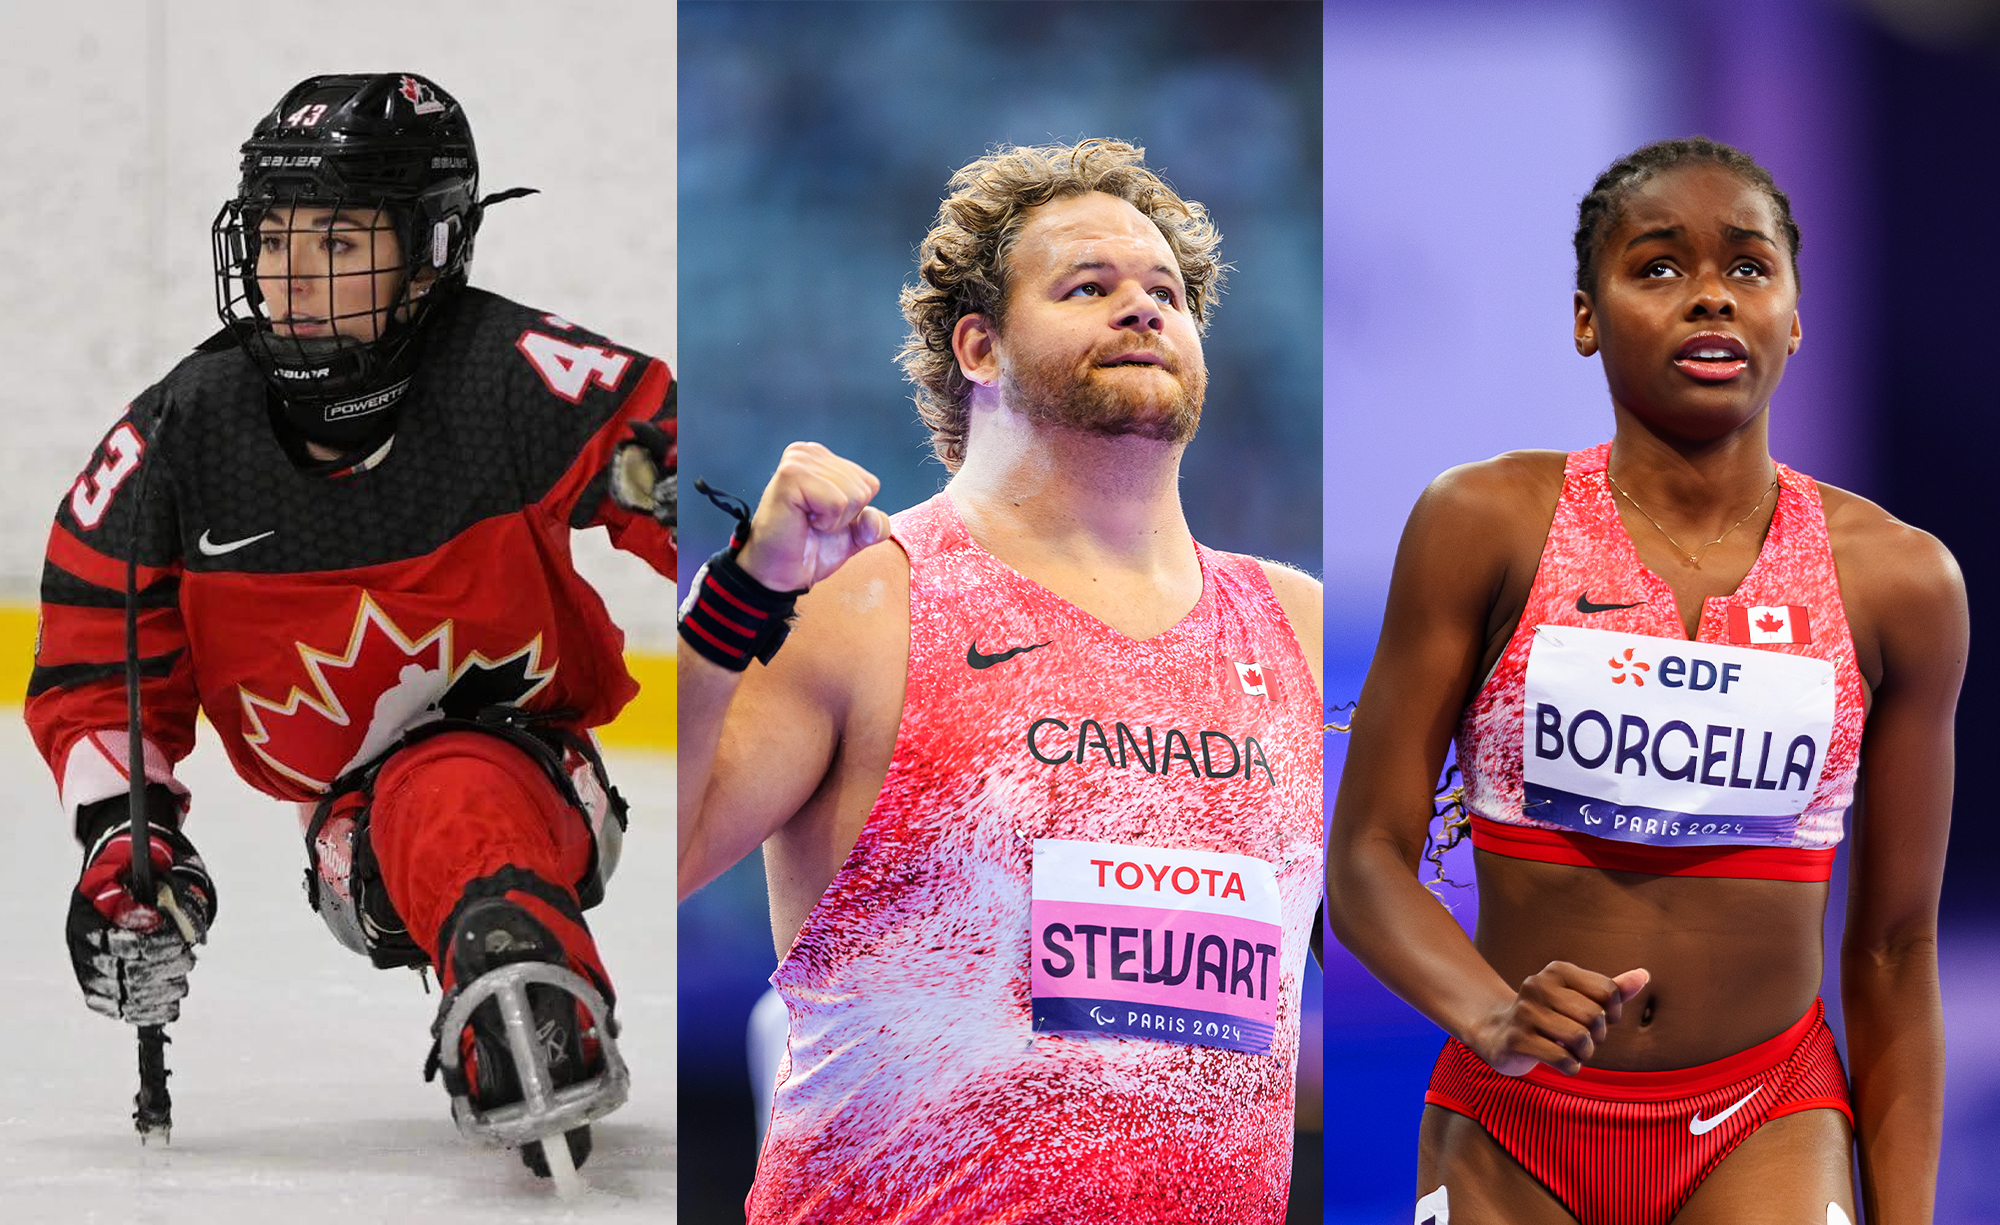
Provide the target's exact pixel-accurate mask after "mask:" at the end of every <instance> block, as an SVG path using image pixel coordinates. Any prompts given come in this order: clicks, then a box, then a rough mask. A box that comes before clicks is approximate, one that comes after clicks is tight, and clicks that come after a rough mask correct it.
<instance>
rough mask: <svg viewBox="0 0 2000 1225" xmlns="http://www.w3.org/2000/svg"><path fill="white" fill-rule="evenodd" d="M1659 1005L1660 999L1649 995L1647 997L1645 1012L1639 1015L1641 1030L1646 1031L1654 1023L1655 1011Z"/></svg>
mask: <svg viewBox="0 0 2000 1225" xmlns="http://www.w3.org/2000/svg"><path fill="white" fill-rule="evenodd" d="M1658 1003H1659V999H1658V998H1657V997H1656V996H1652V995H1648V996H1647V997H1646V1007H1645V1010H1644V1011H1642V1012H1640V1014H1639V1028H1640V1029H1644V1028H1646V1027H1647V1026H1649V1025H1651V1024H1652V1023H1653V1009H1654V1007H1655V1006H1656V1005H1657V1004H1658Z"/></svg>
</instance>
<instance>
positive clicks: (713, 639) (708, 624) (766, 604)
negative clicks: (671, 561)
mask: <svg viewBox="0 0 2000 1225" xmlns="http://www.w3.org/2000/svg"><path fill="white" fill-rule="evenodd" d="M694 487H695V488H696V489H697V490H699V491H700V492H701V494H702V495H703V496H704V497H706V498H707V499H708V500H709V501H711V502H713V503H715V505H716V507H717V509H719V510H721V511H723V512H724V513H725V514H727V515H728V516H729V517H730V518H732V519H734V520H736V530H735V531H733V532H731V533H730V534H729V547H728V548H726V549H724V550H722V551H721V552H720V553H717V554H715V555H714V556H712V557H710V558H709V559H708V560H707V561H705V562H703V563H702V567H701V569H699V570H697V571H695V572H694V582H693V583H691V584H689V586H688V595H687V599H686V600H685V601H684V602H682V604H681V610H680V618H679V628H680V634H681V641H683V642H685V643H687V644H688V645H689V646H690V647H693V648H694V651H695V654H697V655H700V656H701V657H702V658H703V659H706V660H708V661H709V662H710V663H712V664H714V665H715V666H716V667H718V668H727V669H728V670H729V671H731V672H741V671H743V670H744V669H745V668H748V667H749V666H750V661H751V660H753V659H754V660H756V661H758V662H759V663H763V664H768V663H770V662H771V657H772V656H773V655H776V654H777V653H778V648H779V647H781V646H783V645H784V644H785V635H787V634H789V633H791V631H792V615H793V612H792V610H793V606H794V605H796V604H797V603H798V599H799V597H800V596H802V595H804V594H805V593H806V589H805V588H803V587H801V588H799V589H798V590H797V591H773V590H771V589H770V588H769V587H766V586H765V585H764V584H762V583H760V582H758V581H757V580H756V579H754V578H752V577H750V572H749V571H748V570H745V569H744V568H743V567H742V566H739V565H737V564H736V555H737V554H738V553H740V552H742V551H743V546H744V545H745V544H747V543H749V540H750V506H749V504H748V503H746V502H744V501H743V499H741V498H738V497H736V496H734V495H733V494H728V493H724V492H722V491H720V490H717V489H712V488H710V487H709V484H708V482H707V481H704V480H701V479H699V478H697V479H696V480H695V483H694Z"/></svg>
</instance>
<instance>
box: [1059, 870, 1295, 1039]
mask: <svg viewBox="0 0 2000 1225" xmlns="http://www.w3.org/2000/svg"><path fill="white" fill-rule="evenodd" d="M1033 872H1034V875H1033V885H1032V888H1033V892H1032V894H1031V902H1030V905H1029V923H1030V927H1031V929H1032V940H1031V942H1030V943H1031V951H1030V966H1029V972H1028V989H1029V993H1030V995H1031V996H1032V997H1033V998H1032V1000H1031V1001H1030V1002H1031V1004H1032V1007H1033V1010H1034V1018H1035V1024H1034V1027H1035V1029H1036V1030H1038V1031H1040V1030H1087V1031H1092V1032H1097V1033H1107V1034H1122V1035H1128V1036H1131V1037H1135V1038H1156V1039H1159V1040H1160V1041H1163V1042H1190V1043H1198V1044H1200V1045H1203V1046H1222V1047H1228V1048H1229V1049H1231V1050H1238V1051H1249V1052H1251V1053H1253V1054H1259V1055H1261V1054H1265V1053H1267V1052H1268V1051H1269V1050H1270V1049H1271V1035H1272V1031H1273V1027H1274V1023H1275V1021H1276V1019H1277V1012H1278V992H1279V981H1280V976H1281V975H1282V973H1283V967H1284V959H1283V957H1282V956H1281V951H1282V949H1283V948H1284V940H1283V934H1284V927H1283V925H1282V922H1281V915H1280V913H1279V906H1278V874H1277V870H1276V869H1275V868H1274V867H1273V866H1272V865H1271V864H1269V863H1266V862H1265V861H1264V860H1261V859H1257V858H1254V857H1252V856H1249V855H1231V854H1223V853H1220V852H1216V851H1170V850H1164V849H1161V848H1158V847H1146V846H1124V845H1120V844H1118V843H1111V842H1073V841H1070V840H1068V839H1062V838H1037V839H1035V849H1034V869H1033Z"/></svg>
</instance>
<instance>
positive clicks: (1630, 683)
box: [1521, 625, 1834, 846]
mask: <svg viewBox="0 0 2000 1225" xmlns="http://www.w3.org/2000/svg"><path fill="white" fill-rule="evenodd" d="M1833 677H1834V674H1833V664H1831V663H1830V662H1828V661H1826V660H1823V659H1808V658H1802V657H1800V656H1797V655H1785V654H1780V653H1778V652H1775V651H1758V650H1752V649H1750V648H1748V647H1737V646H1723V645H1719V644H1714V643H1706V642H1683V641H1680V640H1678V639H1669V638H1648V637H1644V636H1642V635H1637V634H1621V633H1614V632H1612V631H1609V630H1594V629H1582V628H1579V627H1576V626H1568V625H1538V626H1536V627H1535V641H1534V645H1533V647H1531V648H1530V652H1529V656H1528V676H1527V694H1526V699H1525V706H1524V709H1523V711H1522V715H1523V719H1522V731H1521V740H1522V744H1521V766H1522V769H1521V774H1522V782H1523V785H1524V792H1525V794H1524V796H1523V804H1522V814H1523V815H1524V816H1529V817H1534V818H1536V819H1537V820H1542V821H1552V822H1554V823H1555V824H1557V825H1561V826H1563V827H1564V828H1567V829H1572V830H1576V831H1578V832H1579V833H1585V834H1594V835H1596V836H1597V837H1600V838H1610V839H1613V840H1616V841H1621V842H1644V843H1650V844H1653V845H1656V846H1742V845H1769V846H1789V845H1791V843H1792V841H1793V831H1794V828H1795V827H1796V825H1797V824H1798V816H1799V813H1801V812H1803V811H1804V810H1805V807H1806V805H1807V804H1808V803H1810V802H1811V800H1812V797H1813V793H1814V792H1815V791H1817V790H1818V788H1819V777H1820V771H1821V769H1822V767H1824V765H1825V764H1826V751H1827V746H1828V744H1829V742H1830V741H1831V738H1832V734H1833V712H1834V683H1833Z"/></svg>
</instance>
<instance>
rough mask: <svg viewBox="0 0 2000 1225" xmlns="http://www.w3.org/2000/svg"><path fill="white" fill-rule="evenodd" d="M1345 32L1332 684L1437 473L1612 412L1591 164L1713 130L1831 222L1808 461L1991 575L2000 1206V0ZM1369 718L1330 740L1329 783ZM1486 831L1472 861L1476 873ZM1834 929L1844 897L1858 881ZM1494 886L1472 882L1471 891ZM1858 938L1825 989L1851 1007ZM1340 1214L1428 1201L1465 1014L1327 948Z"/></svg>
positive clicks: (1596, 430) (1983, 577)
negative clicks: (1435, 1082)
mask: <svg viewBox="0 0 2000 1225" xmlns="http://www.w3.org/2000/svg"><path fill="white" fill-rule="evenodd" d="M1324 49H1325V86H1326V111H1325V129H1324V130H1325V141H1326V155H1325V156H1326V168H1327V172H1326V184H1325V198H1324V208H1325V221H1326V238H1325V243H1326V246H1325V255H1326V264H1325V316H1324V319H1325V323H1324V326H1325V337H1326V401H1325V402H1326V433H1325V447H1326V452H1325V463H1326V466H1325V482H1326V495H1327V496H1326V509H1325V539H1326V571H1325V577H1326V582H1327V619H1328V641H1327V656H1328V659H1327V664H1328V670H1327V697H1328V700H1329V701H1330V702H1339V701H1342V700H1344V699H1351V698H1352V697H1353V696H1354V695H1355V694H1356V693H1358V692H1359V690H1360V686H1361V681H1362V677H1363V675H1364V674H1365V672H1366V669H1367V664H1368V659H1369V656H1370V654H1371V653H1372V651H1373V648H1374V643H1375V638H1376V634H1377V631H1378V629H1379V627H1380V621H1381V616H1382V604H1383V599H1384V596H1385V594H1386V589H1387V584H1388V576H1389V570H1390V565H1391V562H1392V560H1393V554H1394V550H1395V545H1396V540H1397V536H1398V534H1399V533H1400V531H1401V527H1402V521H1403V518H1404V516H1405V515H1406V514H1407V513H1408V510H1409V507H1410V505H1411V503H1412V502H1413V501H1414V500H1415V498H1416V496H1417V494H1418V493H1419V492H1420V491H1421V489H1422V488H1423V486H1424V484H1425V483H1426V482H1427V481H1428V480H1429V479H1430V478H1431V477H1432V476H1434V475H1436V474H1437V473H1438V472H1440V471H1442V470H1443V469H1445V468H1447V467H1450V466H1451V465H1453V464H1457V463H1462V462H1465V461H1468V460H1474V459H1481V458H1485V457H1487V456H1490V455H1493V454H1495V453H1497V452H1499V451H1502V450H1506V449H1510V448H1515V447H1555V448H1563V449H1574V448H1577V447H1581V446H1587V445H1590V444H1593V443H1596V442H1599V441H1601V440H1602V439H1604V438H1606V437H1608V436H1609V434H1610V430H1611V419H1610V409H1609V403H1608V401H1607V398H1606V396H1605V393H1604V388H1603V381H1602V377H1601V375H1600V373H1599V371H1598V369H1597V367H1596V363H1595V362H1594V361H1593V362H1586V361H1583V360H1580V359H1578V358H1577V357H1576V356H1575V353H1574V351H1573V350H1572V348H1571V345H1570V338H1569V337H1570V287H1571V278H1572V275H1573V272H1572V268H1573V264H1572V255H1571V249H1570V241H1569V239H1570V233H1571V230H1572V229H1573V227H1574V224H1575V207H1576V202H1577V201H1578V200H1579V199H1580V198H1581V197H1582V195H1583V194H1584V193H1585V192H1586V191H1587V190H1589V186H1590V183H1591V181H1592V179H1593V178H1594V177H1595V176H1596V174H1597V173H1598V172H1599V171H1600V170H1602V169H1603V168H1604V167H1605V166H1607V165H1608V164H1609V163H1610V162H1611V161H1613V160H1614V159H1616V158H1617V157H1619V156H1621V155H1622V154H1624V153H1626V152H1627V151H1629V150H1630V149H1632V148H1634V147H1636V146H1637V145H1639V144H1641V143H1643V142H1645V141H1648V140H1652V139H1656V138H1660V137H1666V136H1678V135H1686V134H1688V133H1692V132H1703V133H1706V134H1708V135H1711V136H1714V137H1717V138H1720V139H1723V140H1727V141H1730V142H1732V143H1735V144H1738V145H1740V146H1742V147H1744V148H1746V149H1748V150H1749V151H1750V152H1751V153H1753V154H1754V155H1755V156H1757V157H1758V158H1759V159H1760V160H1762V161H1763V162H1764V163H1765V164H1766V165H1768V166H1770V167H1771V168H1772V170H1773V171H1774V172H1775V173H1776V175H1777V177H1778V181H1779V183H1780V184H1781V185H1782V186H1783V187H1784V188H1785V189H1786V190H1787V191H1788V192H1789V193H1790V195H1791V197H1792V201H1793V205H1794V208H1795V212H1796V215H1797V217H1798V219H1799V222H1800V224H1801V225H1802V227H1803V229H1804V234H1805V239H1804V243H1803V245H1802V261H1801V262H1802V264H1803V268H1802V276H1803V282H1804V287H1805V288H1804V298H1803V301H1802V305H1801V310H1802V314H1803V319H1804V327H1805V344H1804V347H1803V348H1802V350H1801V352H1800V354H1799V356H1798V357H1797V359H1795V361H1794V362H1793V364H1792V365H1791V366H1790V368H1789V370H1788V372H1787V375H1786V380H1785V384H1784V386H1783V388H1781V389H1780V391H1779V393H1778V395H1777V397H1776V400H1775V402H1774V404H1773V409H1772V439H1773V450H1774V451H1775V453H1776V454H1777V456H1778V458H1780V459H1782V460H1784V461H1785V462H1787V463H1790V464H1792V465H1793V466H1794V467H1797V468H1800V469H1802V470H1804V471H1806V472H1809V473H1812V474H1813V475H1815V476H1817V477H1819V478H1821V479H1823V480H1826V481H1829V482H1832V483H1834V484H1838V485H1842V486H1845V487H1847V488H1850V489H1854V490H1856V491H1858V492H1860V493H1862V494H1864V495H1866V496H1868V497H1871V498H1873V499H1875V500H1877V501H1879V502H1881V503H1882V504H1883V505H1885V506H1886V507H1887V508H1888V509H1889V510H1890V511H1891V512H1892V513H1894V514H1896V515H1898V516H1900V517H1902V518H1904V519H1906V520H1907V521H1909V522H1911V523H1914V524H1916V525H1917V526H1920V527H1923V528H1925V529H1927V530H1929V531H1931V532H1933V533H1936V534H1937V535H1938V536H1940V537H1942V538H1943V539H1944V541H1945V543H1946V544H1947V545H1949V546H1950V547H1951V548H1952V550H1953V551H1954V552H1955V553H1956V554H1957V556H1958V558H1959V561H1960V563H1961V564H1962V566H1963V567H1964V570H1965V573H1966V580H1967V586H1968V588H1969V590H1970V593H1971V599H1972V607H1973V618H1974V631H1973V632H1974V641H1975V644H1976V645H1975V648H1974V652H1973V655H1972V662H1971V671H1970V674H1969V675H1968V677H1967V682H1966V690H1965V693H1966V698H1965V700H1964V701H1963V702H1962V704H1961V706H1960V714H1959V748H1960V753H1959V763H1960V765H1959V779H1958V806H1957V812H1956V816H1957V818H1958V819H1957V820H1956V821H1955V823H1954V831H1953V845H1952V852H1951V857H1950V862H1949V866H1948V870H1947V876H1946V890H1945V897H1944V921H1945V927H1944V931H1943V936H1942V946H1941V957H1940V960H1941V963H1942V977H1943V989H1944V994H1945V1001H1946V1026H1947V1037H1948V1042H1949V1044H1950V1064H1949V1073H1948V1087H1947V1100H1946V1111H1947V1116H1946V1141H1945V1152H1944V1159H1943V1169H1942V1172H1941V1177H1940V1185H1939V1198H1938V1215H1937V1220H1938V1221H1939V1222H1940V1223H1941V1225H1993V1223H1995V1222H2000V1183H1996V1182H1995V1181H1994V1180H1993V1179H1992V1177H1991V1175H1990V1163H1991V1160H1992V1157H1993V1155H1994V1154H1995V1153H2000V1037H1996V1030H1995V1028H1994V1026H1993V1025H1992V1024H1991V1023H1990V1020H1989V1018H1990V1017H1991V1016H1992V1015H1993V1012H1994V1006H1995V1005H1996V1004H2000V891H1996V890H1995V889H1994V887H1993V884H1992V882H1993V879H1994V875H1995V872H1996V870H2000V825H1996V823H1995V822H1993V821H1992V820H1991V818H1990V816H1989V814H1988V811H1987V805H1988V803H1990V799H1989V797H1988V794H1987V793H1986V791H1985V789H1984V788H1983V787H1981V786H1979V785H1978V779H1979V777H1980V774H1981V773H1982V772H1983V771H1984V770H1986V769H1990V768H1992V766H1993V764H1994V752H1993V749H1992V747H1991V746H1992V745H1993V744H1994V743H1995V735H1996V732H2000V728H1996V727H1995V722H1996V713H1995V707H1994V705H1993V704H1992V703H1988V702H1985V701H1983V700H1982V699H1983V696H1984V695H1985V694H1986V693H1988V692H1990V691H1991V688H1992V685H1993V684H1994V682H1995V680H1996V679H1997V678H1996V676H1995V665H1994V663H1993V659H1994V655H1993V652H1992V649H1991V645H1990V644H1992V643H1993V642H1994V641H1995V637H1996V634H2000V614H1996V613H1995V611H1994V604H1993V602H1992V601H1991V599H1990V596H1989V593H1991V592H1992V591H1993V590H1994V589H1995V587H1996V584H2000V557H1996V555H1995V554H1996V548H1997V547H2000V546H1996V534H1995V533H1994V531H1993V525H1994V522H1995V516H1994V511H1993V503H1992V489H1993V480H1992V477H1991V475H1990V465H1991V462H1992V457H1993V455H1994V454H1995V442H1996V439H1995V434H1996V432H2000V415H1996V413H1995V411H1994V410H1995V408H1996V407H2000V405H1996V396H1995V393H1994V389H1993V386H1994V385H1993V374H1992V368H1993V360H1992V354H1993V352H1994V341H1993V340H1992V337H1993V336H1994V334H1995V332H1996V328H1995V324H1996V323H2000V319H1996V314H2000V298H1996V296H1995V295H1994V294H1993V293H1992V292H1991V291H1990V289H1989V288H1988V287H1987V286H1986V284H1985V276H1984V270H1985V268H1986V267H1987V264H1986V259H1987V257H1989V256H1990V255H1991V254H1992V252H1993V249H1994V247H1995V244H1996V226H1995V224H1994V222H1995V220H1996V219H1995V216H1994V214H1995V211H1996V205H1995V201H1996V199H2000V169H1996V162H1995V159H1994V158H1993V157H1992V156H1991V146H1992V140H1993V134H1994V133H1995V132H1996V131H2000V55H1996V52H2000V5H1996V4H1994V3H1991V2H1990V0H1963V2H1951V3H1947V2H1944V0H1926V2H1912V3H1903V2H1900V0H1876V2H1874V3H1868V4H1863V3H1853V4H1845V5H1843V4H1839V3H1835V2H1834V0H1739V2H1738V3H1735V4H1730V5H1727V6H1686V5H1677V4H1662V3H1653V2H1650V0H1615V2H1605V0H1485V2H1483V3H1440V2H1437V0H1333V3H1330V4H1329V5H1328V6H1327V10H1326V22H1325V27H1324ZM1341 749H1342V746H1341V745H1340V744H1339V743H1337V738H1336V741H1335V742H1331V743H1330V744H1329V749H1328V755H1327V774H1328V782H1327V785H1328V795H1329V805H1328V808H1329V811H1331V795H1332V791H1333V788H1334V787H1335V786H1336V785H1337V782H1338V777H1339V765H1340V762H1341ZM1467 856H1469V852H1468V851H1463V850H1461V851H1458V852H1454V853H1453V856H1452V857H1451V858H1450V859H1448V863H1449V864H1450V867H1449V868H1448V873H1449V875H1450V876H1452V877H1453V878H1455V879H1458V880H1468V881H1469V880H1471V879H1472V875H1473V874H1472V866H1471V863H1470V862H1469V858H1466V857H1467ZM1834 879H1835V881H1836V886H1837V887H1836V895H1835V898H1834V905H1833V906H1832V908H1831V909H1832V913H1831V914H1829V916H1828V924H1827V931H1828V949H1829V951H1832V950H1836V949H1837V947H1838V936H1839V931H1840V921H1841V915H1840V910H1841V906H1840V903H1841V900H1842V898H1841V896H1840V893H1841V891H1840V889H1839V888H1838V883H1839V882H1841V881H1843V880H1844V868H1842V869H1839V870H1837V871H1836V873H1835V878H1834ZM1474 894H1475V891H1474V890H1471V889H1467V890H1464V891H1463V892H1462V893H1456V894H1451V895H1450V896H1451V901H1452V903H1453V905H1454V906H1455V908H1456V913H1457V914H1458V915H1459V916H1460V917H1461V919H1463V920H1464V921H1466V922H1467V923H1468V924H1469V923H1470V922H1471V919H1472V916H1473V915H1474V914H1475V913H1476V908H1477V901H1476V897H1475V896H1474ZM1834 969H1835V967H1834V965H1833V963H1832V962H1831V961H1829V982H1828V985H1827V999H1828V1003H1829V1005H1831V1006H1833V1007H1835V1008H1836V1009H1837V1007H1838V995H1837V984H1836V983H1835V982H1834V981H1832V977H1833V971H1834ZM1326 973H1327V998H1326V1008H1327V1011H1326V1036H1327V1046H1326V1059H1327V1070H1326V1078H1327V1120H1326V1132H1325V1142H1326V1154H1327V1189H1326V1200H1325V1203H1326V1220H1327V1221H1329V1222H1341V1223H1342V1225H1364V1223H1365V1225H1391V1223H1395V1225H1401V1223H1402V1222H1406V1221H1408V1220H1409V1219H1410V1207H1411V1203H1412V1201H1413V1199H1414V1194H1415V1190H1416V1187H1415V1179H1416V1144H1415V1140H1416V1127H1417V1119H1418V1115H1419V1114H1420V1112H1421V1109H1422V1094H1423V1087H1424V1084H1425V1082H1426V1079H1427V1077H1428V1074H1429V1068H1430V1064H1431V1061H1432V1059H1433V1058H1434V1056H1435V1054H1436V1051H1437V1048H1438V1045H1439V1043H1440V1041H1441V1035H1440V1033H1439V1031H1438V1030H1437V1029H1436V1028H1435V1027H1433V1026H1431V1025H1430V1024H1429V1023H1428V1022H1427V1021H1425V1020H1424V1019H1423V1018H1421V1017H1419V1016H1418V1015H1417V1014H1416V1013H1415V1012H1413V1011H1412V1010H1411V1009H1409V1008H1408V1007H1407V1006H1406V1005H1404V1004H1402V1003H1401V1002H1400V1001H1398V1000H1397V999H1395V998H1394V997H1393V996H1391V995H1389V994H1388V993H1387V992H1386V991H1384V990H1383V989H1382V988H1381V987H1380V986H1379V985H1377V984H1376V983H1375V982H1374V980H1373V979H1372V978H1371V977H1370V976H1369V975H1368V974H1367V973H1366V971H1364V970H1362V969H1361V968H1360V967H1359V966H1358V965H1356V964H1355V963H1354V961H1353V960H1352V959H1351V958H1349V957H1347V956H1346V955H1345V954H1344V953H1341V952H1339V951H1337V950H1336V951H1335V952H1334V953H1333V954H1332V955H1331V956H1330V958H1329V961H1328V965H1327V972H1326Z"/></svg>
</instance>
